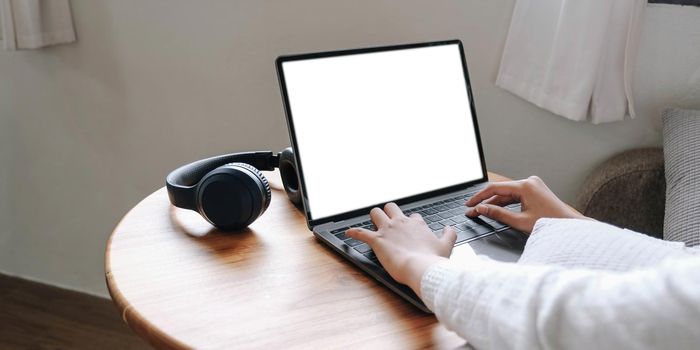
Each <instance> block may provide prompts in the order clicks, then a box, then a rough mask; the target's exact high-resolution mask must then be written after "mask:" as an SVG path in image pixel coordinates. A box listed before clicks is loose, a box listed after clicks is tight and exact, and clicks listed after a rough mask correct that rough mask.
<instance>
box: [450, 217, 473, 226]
mask: <svg viewBox="0 0 700 350" xmlns="http://www.w3.org/2000/svg"><path fill="white" fill-rule="evenodd" d="M450 220H452V221H454V222H456V223H458V224H461V223H463V222H466V221H467V220H469V219H467V217H466V216H464V215H457V216H455V217H452V218H450Z"/></svg>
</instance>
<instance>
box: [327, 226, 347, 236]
mask: <svg viewBox="0 0 700 350" xmlns="http://www.w3.org/2000/svg"><path fill="white" fill-rule="evenodd" d="M348 228H349V227H343V228H339V229H336V230H333V231H331V233H332V234H334V235H336V234H338V233H341V232H345V231H347V230H348Z"/></svg>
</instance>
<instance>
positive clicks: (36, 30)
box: [0, 0, 75, 50]
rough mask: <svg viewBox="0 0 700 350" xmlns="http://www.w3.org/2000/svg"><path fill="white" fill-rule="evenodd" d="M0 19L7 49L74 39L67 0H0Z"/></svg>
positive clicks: (30, 47)
mask: <svg viewBox="0 0 700 350" xmlns="http://www.w3.org/2000/svg"><path fill="white" fill-rule="evenodd" d="M0 21H2V42H3V47H4V48H5V49H6V50H21V49H37V48H40V47H45V46H49V45H56V44H63V43H69V42H73V41H75V31H74V29H73V18H72V17H71V11H70V4H69V3H68V0H0Z"/></svg>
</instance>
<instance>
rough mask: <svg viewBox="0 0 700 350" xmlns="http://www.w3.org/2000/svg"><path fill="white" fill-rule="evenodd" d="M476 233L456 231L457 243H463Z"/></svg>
mask: <svg viewBox="0 0 700 350" xmlns="http://www.w3.org/2000/svg"><path fill="white" fill-rule="evenodd" d="M476 236H477V235H476V233H475V232H474V231H472V230H469V231H457V242H463V241H466V240H468V239H470V238H474V237H476Z"/></svg>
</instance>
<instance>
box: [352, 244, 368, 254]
mask: <svg viewBox="0 0 700 350" xmlns="http://www.w3.org/2000/svg"><path fill="white" fill-rule="evenodd" d="M355 250H357V251H358V252H360V253H362V254H364V253H367V252H369V251H371V250H372V248H370V246H369V245H367V243H362V244H360V245H358V246H355Z"/></svg>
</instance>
